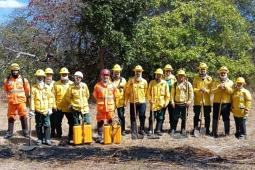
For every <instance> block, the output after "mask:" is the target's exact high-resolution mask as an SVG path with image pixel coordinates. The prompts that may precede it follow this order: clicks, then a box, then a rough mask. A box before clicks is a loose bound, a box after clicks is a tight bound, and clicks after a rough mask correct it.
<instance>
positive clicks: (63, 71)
mask: <svg viewBox="0 0 255 170" xmlns="http://www.w3.org/2000/svg"><path fill="white" fill-rule="evenodd" d="M65 73H66V74H69V71H68V69H67V68H65V67H63V68H61V69H60V71H59V74H65Z"/></svg>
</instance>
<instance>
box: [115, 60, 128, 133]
mask: <svg viewBox="0 0 255 170" xmlns="http://www.w3.org/2000/svg"><path fill="white" fill-rule="evenodd" d="M112 70H113V79H112V83H113V85H114V86H115V87H116V88H117V94H116V100H115V104H116V108H117V112H118V117H119V119H120V123H121V134H122V136H126V129H125V128H126V127H125V107H124V103H125V95H124V92H125V88H126V83H127V82H126V79H125V78H124V77H122V76H120V72H121V70H122V68H121V67H120V65H118V64H115V65H114V66H113V68H112Z"/></svg>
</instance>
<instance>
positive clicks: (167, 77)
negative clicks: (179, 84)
mask: <svg viewBox="0 0 255 170" xmlns="http://www.w3.org/2000/svg"><path fill="white" fill-rule="evenodd" d="M164 71H165V78H164V80H165V81H166V82H167V84H168V87H169V93H171V89H172V87H173V84H174V83H175V82H176V81H177V80H176V77H175V76H174V75H173V74H172V73H171V72H172V71H173V68H172V66H171V65H170V64H167V65H165V67H164ZM166 110H168V113H169V124H170V130H169V133H170V132H171V129H172V124H173V123H172V121H173V108H172V104H171V101H170V102H169V104H168V105H167V106H166V107H165V108H163V111H164V113H163V122H162V127H163V123H164V121H165V115H166ZM162 127H161V132H162V131H163V128H162Z"/></svg>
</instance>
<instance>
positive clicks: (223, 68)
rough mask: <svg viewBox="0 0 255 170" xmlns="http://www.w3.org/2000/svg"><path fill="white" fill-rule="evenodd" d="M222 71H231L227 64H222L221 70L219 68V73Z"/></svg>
mask: <svg viewBox="0 0 255 170" xmlns="http://www.w3.org/2000/svg"><path fill="white" fill-rule="evenodd" d="M220 72H226V73H229V70H228V68H227V67H226V66H222V67H221V68H220V69H219V70H218V73H220Z"/></svg>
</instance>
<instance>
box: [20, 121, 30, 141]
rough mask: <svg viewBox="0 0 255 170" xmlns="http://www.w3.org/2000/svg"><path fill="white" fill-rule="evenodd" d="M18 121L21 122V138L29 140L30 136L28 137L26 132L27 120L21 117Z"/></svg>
mask: <svg viewBox="0 0 255 170" xmlns="http://www.w3.org/2000/svg"><path fill="white" fill-rule="evenodd" d="M20 121H21V127H22V131H23V136H25V137H26V138H29V137H30V136H29V132H28V125H27V119H26V118H25V116H21V117H20Z"/></svg>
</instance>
